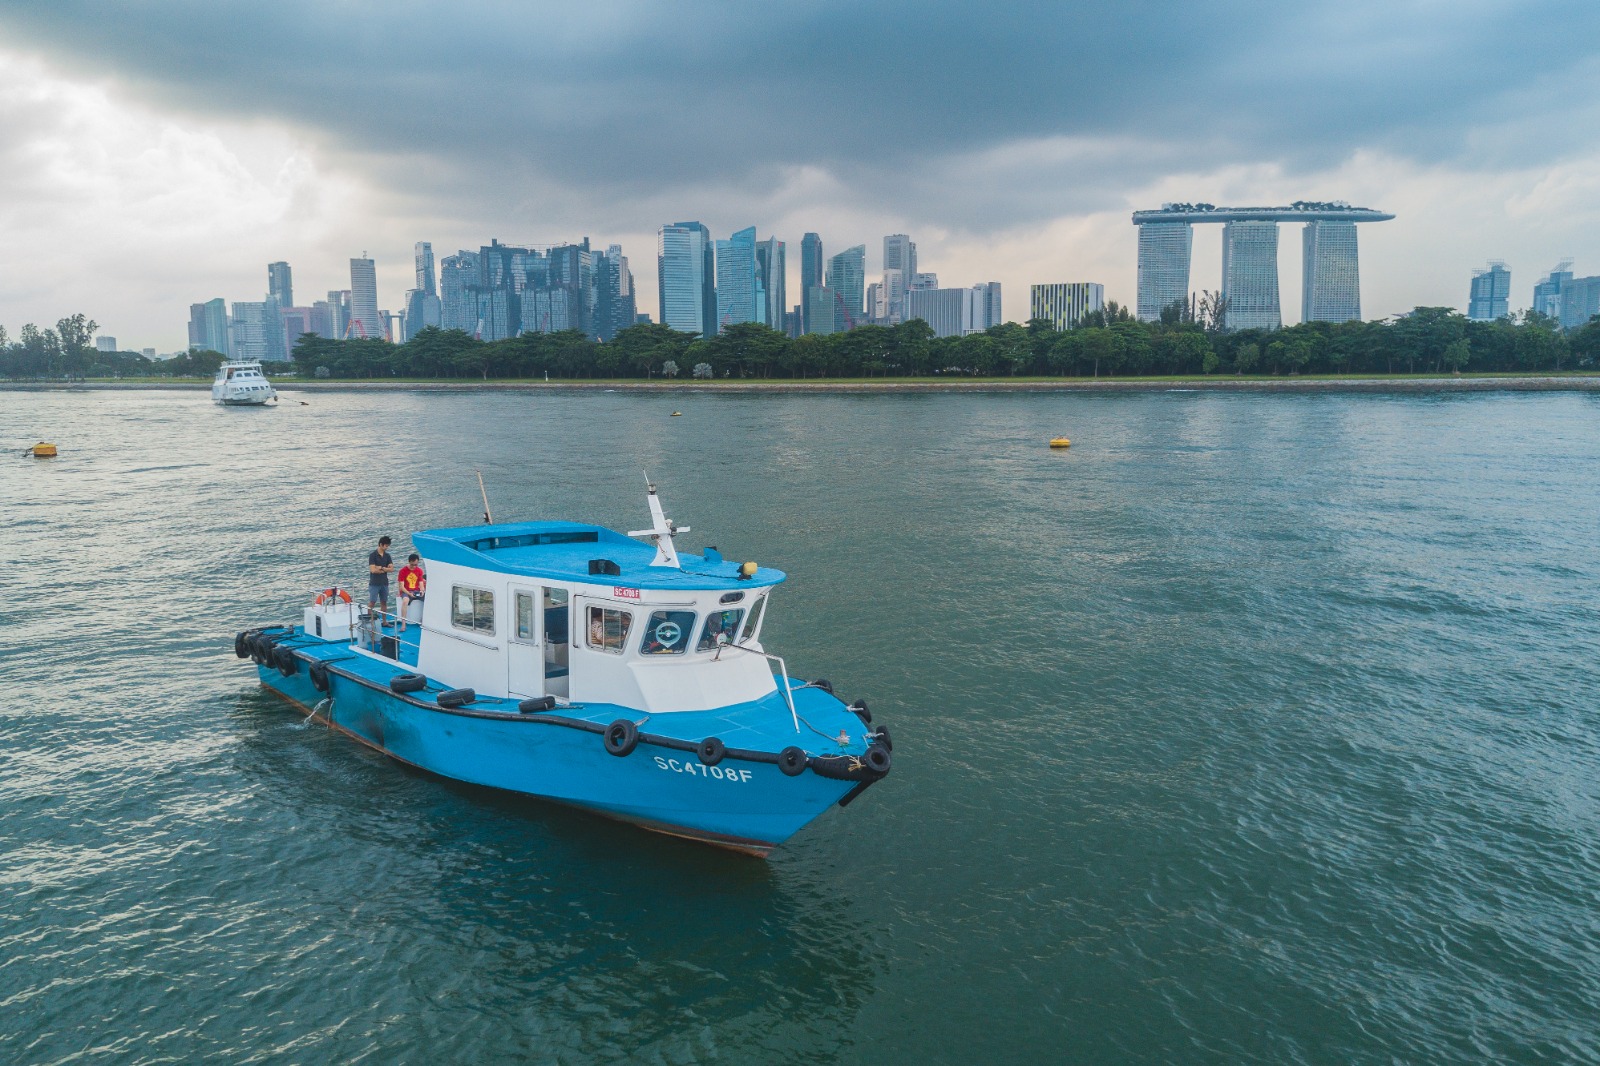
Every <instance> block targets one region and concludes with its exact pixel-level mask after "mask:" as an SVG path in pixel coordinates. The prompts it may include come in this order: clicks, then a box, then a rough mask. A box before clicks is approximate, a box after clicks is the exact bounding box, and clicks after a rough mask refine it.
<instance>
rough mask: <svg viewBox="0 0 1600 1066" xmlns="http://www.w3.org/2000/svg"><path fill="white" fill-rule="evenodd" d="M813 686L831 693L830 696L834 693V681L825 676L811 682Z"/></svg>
mask: <svg viewBox="0 0 1600 1066" xmlns="http://www.w3.org/2000/svg"><path fill="white" fill-rule="evenodd" d="M811 687H812V688H820V689H821V690H822V691H824V692H826V693H827V694H828V695H830V696H831V695H833V682H832V681H829V680H828V679H827V678H825V677H819V678H817V679H816V680H815V681H813V682H811Z"/></svg>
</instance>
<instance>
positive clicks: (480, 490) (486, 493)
mask: <svg viewBox="0 0 1600 1066" xmlns="http://www.w3.org/2000/svg"><path fill="white" fill-rule="evenodd" d="M473 473H475V474H477V475H478V494H479V495H481V496H482V497H483V524H484V525H486V526H489V525H493V524H494V519H493V518H491V517H489V490H488V489H486V488H484V487H483V471H482V470H475V471H473Z"/></svg>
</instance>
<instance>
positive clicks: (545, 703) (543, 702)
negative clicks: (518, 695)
mask: <svg viewBox="0 0 1600 1066" xmlns="http://www.w3.org/2000/svg"><path fill="white" fill-rule="evenodd" d="M555 709H556V698H555V697H554V696H540V697H538V698H537V699H531V700H523V701H522V702H521V703H519V704H517V710H519V711H521V712H522V713H523V714H538V713H539V712H540V711H553V710H555Z"/></svg>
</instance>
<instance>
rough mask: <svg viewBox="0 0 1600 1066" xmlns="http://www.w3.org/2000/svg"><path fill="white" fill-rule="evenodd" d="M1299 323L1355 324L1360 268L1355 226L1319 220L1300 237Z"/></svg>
mask: <svg viewBox="0 0 1600 1066" xmlns="http://www.w3.org/2000/svg"><path fill="white" fill-rule="evenodd" d="M1300 241H1301V253H1302V259H1303V265H1302V269H1301V274H1300V277H1301V282H1300V321H1302V322H1359V321H1360V320H1361V267H1360V259H1359V257H1358V256H1357V255H1356V224H1355V223H1354V222H1336V221H1332V220H1326V219H1319V220H1317V221H1313V222H1307V223H1306V225H1305V229H1304V230H1302V231H1301V234H1300Z"/></svg>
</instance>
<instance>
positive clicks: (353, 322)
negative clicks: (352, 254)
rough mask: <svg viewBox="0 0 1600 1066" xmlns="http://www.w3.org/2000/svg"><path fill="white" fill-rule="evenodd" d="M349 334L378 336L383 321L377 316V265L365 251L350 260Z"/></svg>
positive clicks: (354, 335)
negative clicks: (358, 257)
mask: <svg viewBox="0 0 1600 1066" xmlns="http://www.w3.org/2000/svg"><path fill="white" fill-rule="evenodd" d="M349 332H350V336H351V337H357V338H360V337H366V338H379V337H382V336H383V322H382V321H381V320H380V319H379V318H378V272H377V265H376V264H375V263H374V262H373V261H372V260H370V259H368V258H367V257H366V255H365V253H363V254H362V257H361V258H360V259H352V260H350V329H349Z"/></svg>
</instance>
